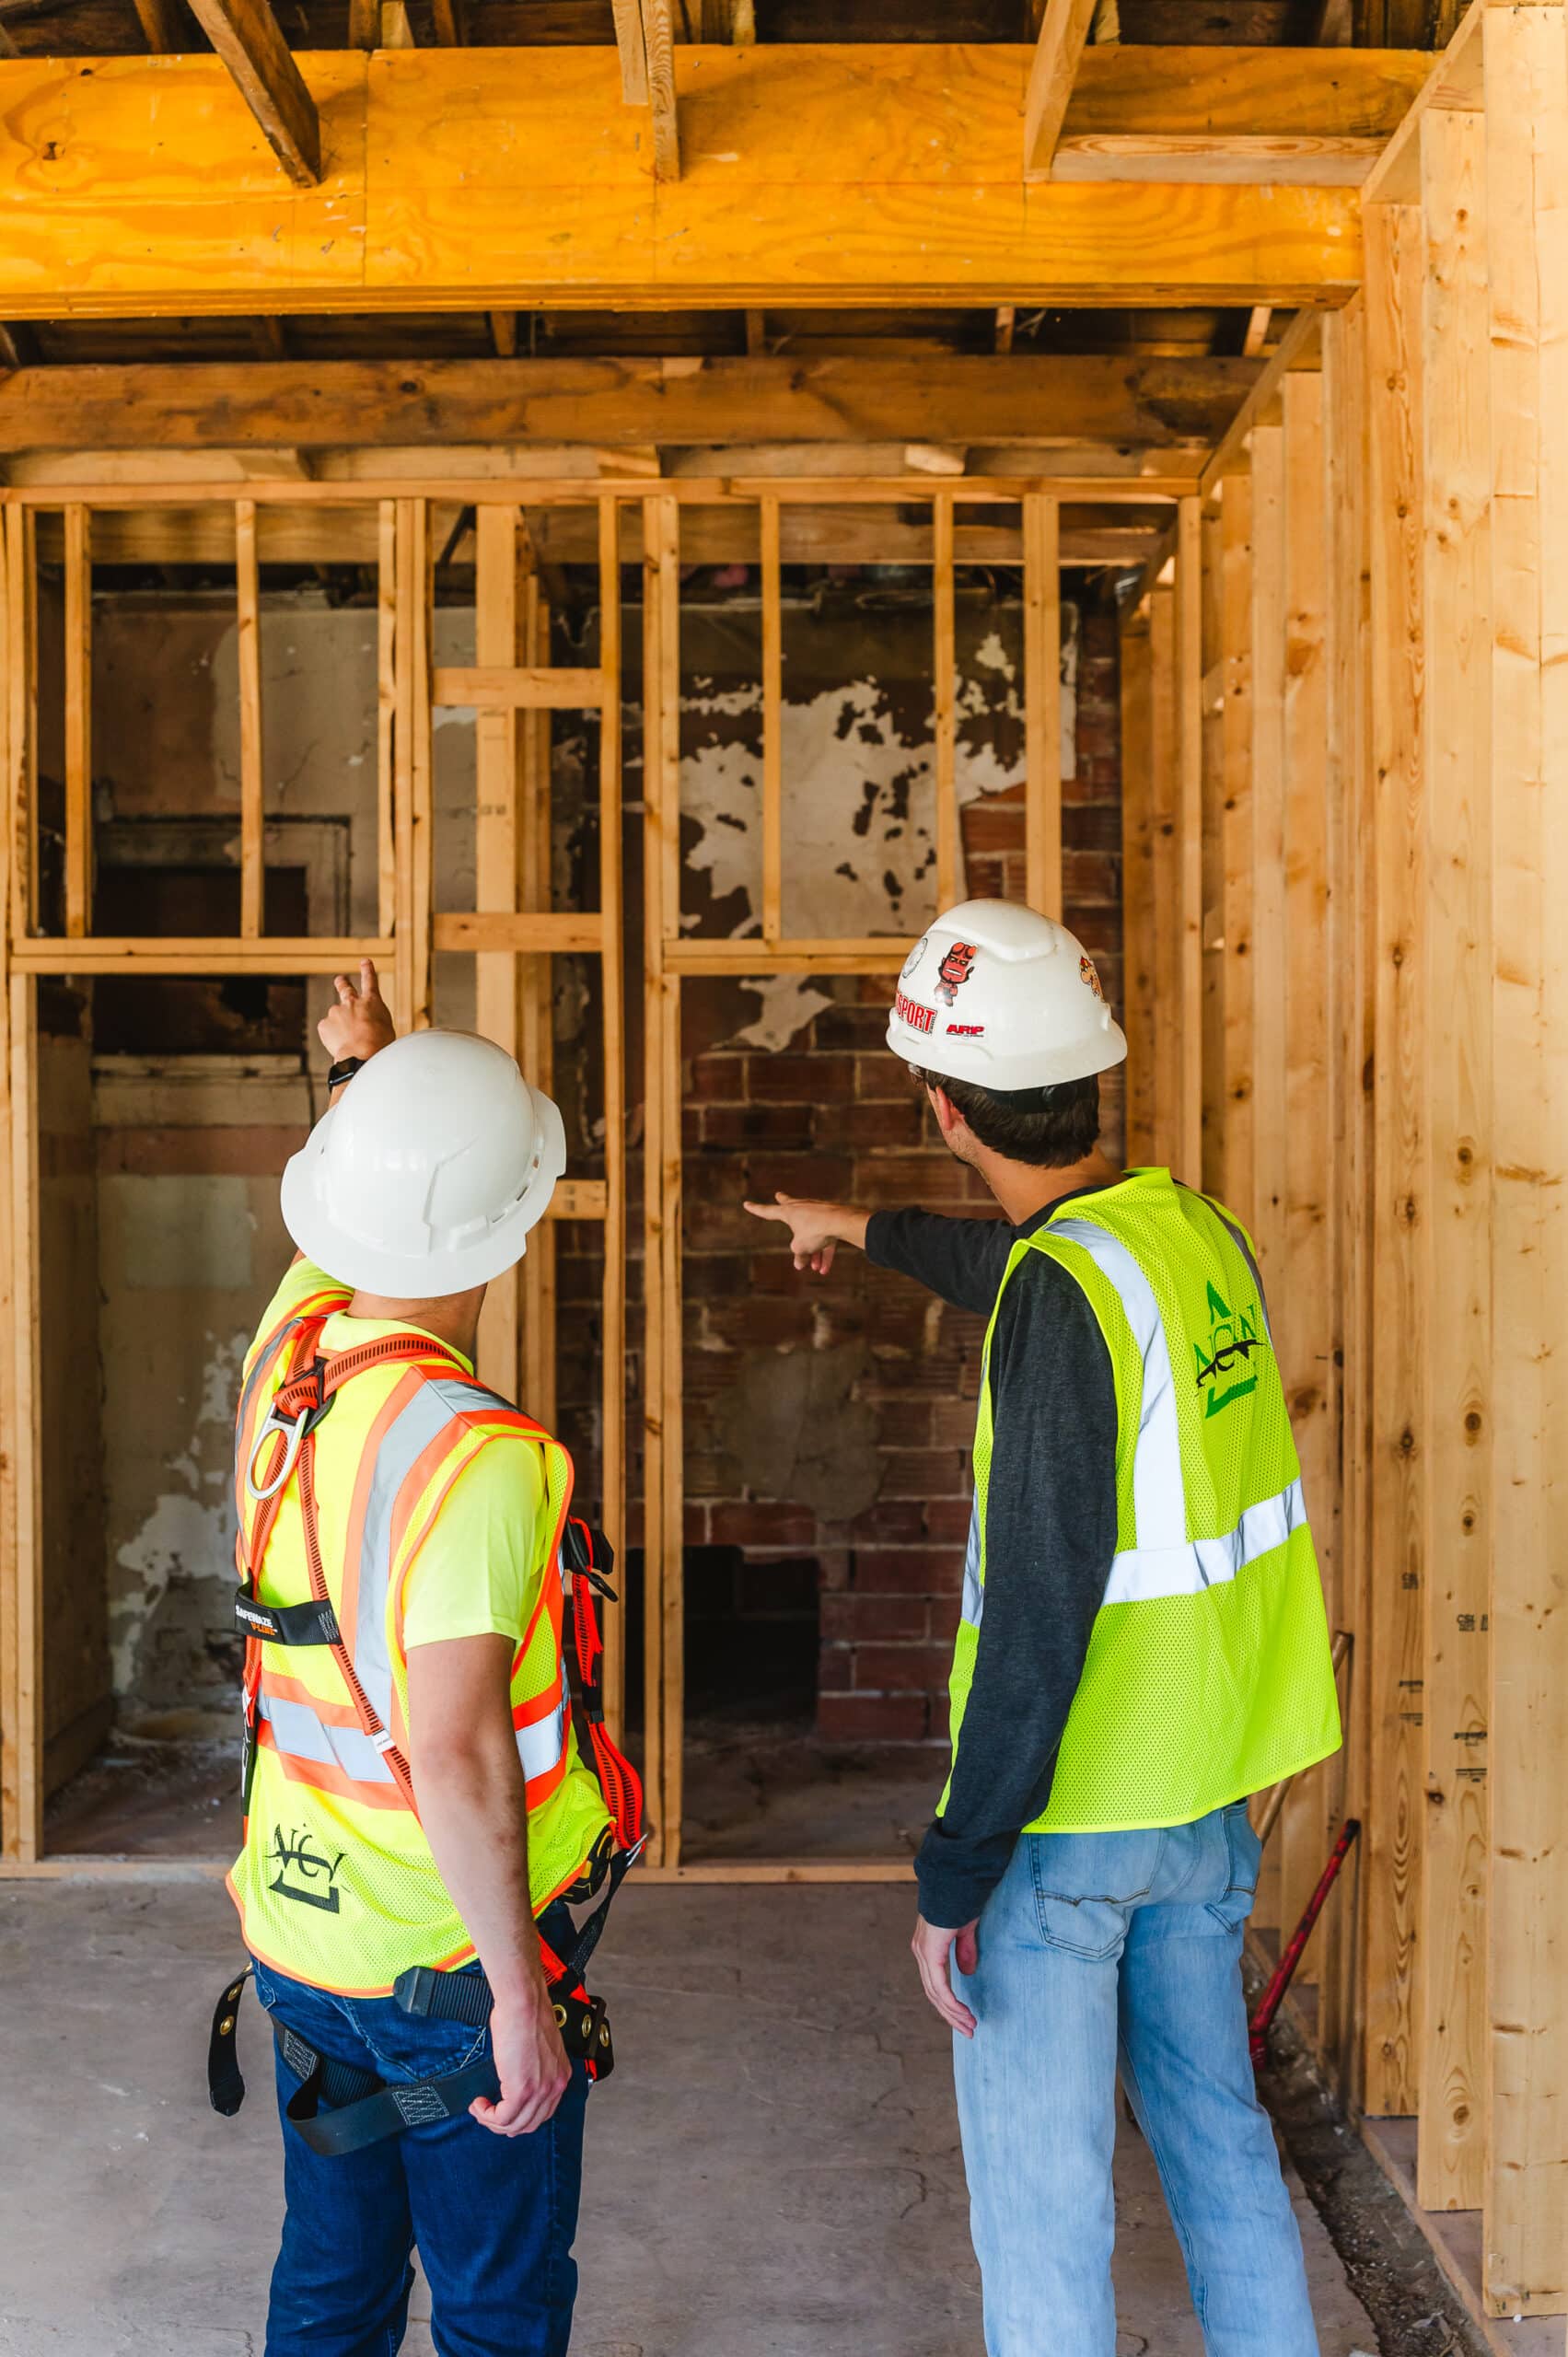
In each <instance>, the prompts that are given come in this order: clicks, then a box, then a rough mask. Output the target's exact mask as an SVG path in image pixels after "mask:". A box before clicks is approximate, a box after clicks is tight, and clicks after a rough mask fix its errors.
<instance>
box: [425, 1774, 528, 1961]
mask: <svg viewBox="0 0 1568 2357" xmlns="http://www.w3.org/2000/svg"><path fill="white" fill-rule="evenodd" d="M486 1733H487V1730H480V1731H478V1732H477V1733H476V1734H475V1736H473V1737H472V1739H471V1740H468V1741H459V1742H456V1743H453V1744H451V1745H445V1744H432V1745H431V1746H430V1747H428V1748H427V1750H426V1752H425V1755H424V1758H423V1759H421V1758H419V1757H418V1754H417V1751H416V1756H415V1759H414V1762H413V1771H414V1792H415V1796H416V1798H417V1799H418V1802H419V1814H420V1821H421V1823H422V1824H423V1826H424V1833H425V1839H426V1840H428V1841H429V1843H430V1850H431V1854H432V1856H433V1857H434V1858H435V1861H436V1872H437V1873H438V1874H439V1875H440V1877H441V1879H442V1881H443V1882H444V1883H445V1884H446V1886H447V1890H448V1891H449V1892H450V1893H451V1896H452V1901H453V1904H454V1905H455V1906H456V1908H457V1910H458V1912H459V1915H460V1916H461V1917H462V1919H463V1922H464V1923H465V1924H466V1925H467V1927H468V1932H469V1936H470V1939H471V1940H472V1942H473V1944H474V1946H475V1947H476V1949H477V1950H478V1951H479V1960H480V1962H481V1964H482V1966H483V1967H484V1973H485V1978H486V1980H488V1981H489V1983H490V1986H491V1988H492V1990H493V1991H494V1994H495V1998H496V2001H497V2003H505V2002H506V2001H507V2000H512V1999H516V1998H519V1997H522V1996H525V1995H532V1994H534V1993H536V1992H537V1991H539V1990H540V1988H541V1987H542V1985H543V1972H542V1969H541V1968H540V1956H539V1941H538V1939H537V1938H536V1936H535V1934H534V1928H533V1912H532V1909H531V1907H530V1904H529V1899H528V1810H527V1807H526V1805H525V1803H524V1796H523V1778H522V1770H521V1767H520V1764H519V1762H518V1759H517V1747H516V1745H515V1744H514V1743H513V1742H512V1741H511V1740H510V1729H509V1728H508V1729H507V1730H506V1733H507V1738H508V1739H507V1742H506V1745H505V1751H503V1750H502V1748H501V1747H500V1746H499V1745H498V1744H494V1743H491V1742H487V1741H486V1740H485V1736H486Z"/></svg>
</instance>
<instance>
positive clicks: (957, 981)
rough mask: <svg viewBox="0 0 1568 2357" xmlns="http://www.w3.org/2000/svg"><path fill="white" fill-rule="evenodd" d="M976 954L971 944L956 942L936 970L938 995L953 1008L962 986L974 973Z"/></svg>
mask: <svg viewBox="0 0 1568 2357" xmlns="http://www.w3.org/2000/svg"><path fill="white" fill-rule="evenodd" d="M974 960H975V952H974V949H973V946H972V945H971V944H970V943H969V942H967V941H955V942H954V944H953V946H952V947H951V949H949V950H948V952H947V956H946V957H945V958H943V960H942V963H941V964H940V966H938V968H937V969H936V995H937V997H938V998H939V999H941V1000H943V1001H944V1002H945V1004H947V1005H948V1006H952V1005H953V1004H955V1003H956V1001H957V999H958V992H959V989H960V988H961V986H962V985H963V984H964V983H965V982H967V981H969V978H970V974H971V973H972V972H973V971H974Z"/></svg>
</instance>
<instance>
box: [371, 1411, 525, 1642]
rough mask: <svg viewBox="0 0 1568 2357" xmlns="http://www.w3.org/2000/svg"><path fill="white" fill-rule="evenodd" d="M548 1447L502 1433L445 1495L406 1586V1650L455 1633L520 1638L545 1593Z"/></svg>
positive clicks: (464, 1470)
mask: <svg viewBox="0 0 1568 2357" xmlns="http://www.w3.org/2000/svg"><path fill="white" fill-rule="evenodd" d="M544 1502H545V1501H544V1452H543V1450H542V1449H541V1448H540V1446H539V1444H538V1442H537V1441H531V1440H527V1439H525V1438H524V1436H523V1435H522V1434H520V1433H497V1434H494V1436H493V1437H492V1438H491V1439H489V1440H487V1441H486V1442H485V1444H484V1446H483V1447H482V1448H481V1449H480V1450H479V1452H478V1453H477V1455H476V1456H475V1457H473V1459H472V1461H471V1462H470V1464H468V1465H465V1466H464V1468H463V1469H462V1471H461V1472H460V1473H459V1476H458V1478H457V1480H455V1481H454V1482H453V1484H452V1486H451V1489H450V1490H449V1491H448V1492H447V1496H446V1498H445V1499H444V1500H443V1502H442V1505H441V1511H440V1513H439V1514H438V1515H436V1520H435V1522H434V1523H433V1525H432V1526H431V1529H430V1535H429V1537H428V1538H426V1539H425V1541H424V1546H423V1547H422V1548H421V1549H420V1550H419V1553H418V1554H417V1555H416V1557H415V1558H414V1561H413V1562H412V1566H411V1567H410V1570H409V1574H408V1582H407V1585H406V1587H405V1589H404V1591H403V1650H404V1651H405V1653H412V1651H413V1648H414V1647H415V1645H433V1644H440V1643H444V1642H445V1641H447V1639H449V1638H452V1637H483V1636H491V1635H494V1636H498V1637H510V1638H511V1639H512V1641H513V1642H514V1643H521V1641H522V1637H523V1633H524V1631H525V1630H526V1629H527V1628H528V1621H529V1619H530V1617H531V1615H532V1612H533V1608H534V1605H535V1603H536V1602H537V1600H538V1596H539V1565H538V1557H539V1545H540V1516H541V1515H542V1514H543V1512H544Z"/></svg>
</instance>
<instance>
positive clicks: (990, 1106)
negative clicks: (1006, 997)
mask: <svg viewBox="0 0 1568 2357" xmlns="http://www.w3.org/2000/svg"><path fill="white" fill-rule="evenodd" d="M911 1069H912V1072H913V1074H914V1077H915V1078H916V1080H918V1081H920V1082H922V1083H923V1085H924V1086H926V1087H928V1088H939V1089H941V1091H942V1092H943V1094H944V1096H945V1097H947V1098H948V1100H949V1102H950V1103H951V1104H952V1106H953V1108H954V1110H955V1111H957V1112H959V1113H961V1114H962V1115H963V1117H964V1119H965V1120H966V1121H967V1122H968V1123H969V1125H970V1129H971V1130H972V1131H973V1132H974V1134H975V1136H976V1137H977V1138H978V1139H979V1140H980V1143H981V1145H983V1146H988V1147H989V1148H990V1150H991V1152H992V1153H993V1154H999V1155H1002V1156H1003V1157H1004V1159H1005V1161H1008V1162H1026V1163H1028V1164H1029V1165H1030V1166H1031V1167H1033V1168H1035V1169H1039V1170H1066V1169H1069V1168H1071V1167H1072V1165H1073V1164H1074V1162H1082V1161H1083V1159H1084V1157H1085V1155H1086V1154H1089V1153H1091V1152H1092V1151H1093V1148H1094V1144H1095V1141H1096V1140H1097V1139H1098V1136H1099V1074H1098V1073H1090V1074H1088V1076H1087V1078H1086V1079H1084V1080H1064V1081H1062V1082H1060V1083H1059V1084H1058V1085H1057V1086H1056V1087H1054V1088H1012V1089H1000V1088H981V1087H980V1086H978V1084H977V1083H976V1082H974V1081H972V1080H948V1079H947V1077H946V1075H945V1074H942V1073H939V1072H922V1071H921V1069H920V1067H919V1066H918V1065H912V1067H911Z"/></svg>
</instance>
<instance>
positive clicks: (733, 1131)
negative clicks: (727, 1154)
mask: <svg viewBox="0 0 1568 2357" xmlns="http://www.w3.org/2000/svg"><path fill="white" fill-rule="evenodd" d="M693 1120H695V1121H696V1124H697V1129H698V1139H697V1143H698V1144H702V1145H703V1146H709V1147H713V1146H719V1147H725V1148H727V1149H730V1150H733V1149H735V1148H736V1147H738V1146H751V1145H765V1146H773V1147H779V1146H786V1147H787V1146H792V1145H793V1146H800V1147H808V1146H809V1145H810V1144H811V1109H810V1107H809V1106H808V1105H765V1104H757V1103H755V1102H753V1103H752V1104H749V1105H704V1106H703V1107H702V1108H701V1109H698V1110H697V1111H696V1112H695V1113H694V1112H693V1110H692V1109H691V1108H688V1109H687V1115H686V1120H685V1122H684V1123H683V1124H682V1134H683V1135H684V1136H685V1137H686V1142H687V1144H688V1146H690V1145H691V1144H692V1139H691V1134H690V1128H691V1122H692V1121H693Z"/></svg>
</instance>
